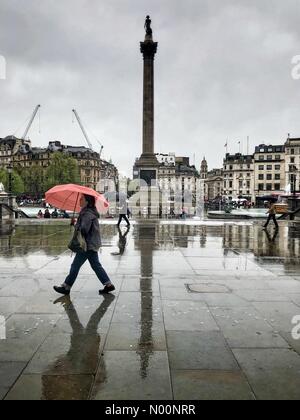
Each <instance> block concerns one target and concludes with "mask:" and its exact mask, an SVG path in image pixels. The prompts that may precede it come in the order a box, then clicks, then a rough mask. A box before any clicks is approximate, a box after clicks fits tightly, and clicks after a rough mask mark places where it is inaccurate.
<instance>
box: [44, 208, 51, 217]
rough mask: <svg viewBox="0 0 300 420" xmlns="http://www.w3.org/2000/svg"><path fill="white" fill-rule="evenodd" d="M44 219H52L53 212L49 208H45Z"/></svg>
mask: <svg viewBox="0 0 300 420" xmlns="http://www.w3.org/2000/svg"><path fill="white" fill-rule="evenodd" d="M44 219H51V214H50V211H49V209H46V210H45V214H44Z"/></svg>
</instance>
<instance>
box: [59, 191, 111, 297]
mask: <svg viewBox="0 0 300 420" xmlns="http://www.w3.org/2000/svg"><path fill="white" fill-rule="evenodd" d="M95 204H96V201H95V197H92V196H90V195H82V197H81V200H80V206H81V211H80V214H79V218H78V221H77V224H76V227H75V229H77V231H79V232H80V233H81V235H82V237H83V239H84V242H85V245H86V250H83V249H82V250H80V251H78V252H76V256H75V259H74V261H73V263H72V266H71V270H70V273H69V275H68V276H67V278H66V280H65V282H64V283H63V284H62V285H61V286H55V287H54V290H55V291H56V292H57V293H61V294H63V295H69V294H70V291H71V289H72V286H73V285H74V283H75V281H76V279H77V277H78V274H79V271H80V269H81V267H82V266H83V264H84V263H85V262H86V261H87V260H88V261H89V263H90V265H91V267H92V269H93V270H94V272H95V273H96V275H97V277H98V279H99V280H100V281H101V283H102V284H103V285H104V289H103V290H100V291H99V294H105V293H110V292H113V291H114V290H115V287H114V285H113V284H112V282H111V281H110V278H109V277H108V275H107V273H106V271H105V270H104V268H103V267H102V265H101V264H100V261H99V255H98V252H99V249H100V247H101V237H100V225H99V213H98V211H97V209H96V206H95Z"/></svg>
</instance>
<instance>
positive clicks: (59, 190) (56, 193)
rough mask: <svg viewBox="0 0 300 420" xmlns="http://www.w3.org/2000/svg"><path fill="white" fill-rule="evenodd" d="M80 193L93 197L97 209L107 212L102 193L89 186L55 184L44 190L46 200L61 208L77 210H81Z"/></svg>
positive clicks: (107, 205) (106, 203)
mask: <svg viewBox="0 0 300 420" xmlns="http://www.w3.org/2000/svg"><path fill="white" fill-rule="evenodd" d="M82 195H91V196H92V197H95V199H96V207H97V210H98V211H99V212H100V213H105V212H107V210H108V207H109V204H108V202H107V201H106V199H105V197H103V195H101V194H99V193H97V192H96V191H94V190H92V189H91V188H87V187H82V186H81V185H75V184H67V185H57V186H56V187H53V188H51V190H49V191H47V192H46V202H47V203H49V204H51V205H52V206H53V207H56V208H58V209H61V210H70V211H74V212H75V211H76V212H79V211H80V210H81V208H80V199H81V196H82Z"/></svg>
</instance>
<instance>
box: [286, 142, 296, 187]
mask: <svg viewBox="0 0 300 420" xmlns="http://www.w3.org/2000/svg"><path fill="white" fill-rule="evenodd" d="M285 177H286V184H288V185H289V186H290V187H289V188H290V191H291V192H293V190H295V192H300V138H290V137H289V138H288V139H287V141H286V143H285Z"/></svg>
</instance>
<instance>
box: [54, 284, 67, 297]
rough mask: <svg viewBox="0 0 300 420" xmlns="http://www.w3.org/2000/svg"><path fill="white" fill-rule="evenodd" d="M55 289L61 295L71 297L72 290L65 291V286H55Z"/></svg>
mask: <svg viewBox="0 0 300 420" xmlns="http://www.w3.org/2000/svg"><path fill="white" fill-rule="evenodd" d="M53 289H54V290H55V291H56V292H57V293H60V294H61V295H65V296H69V294H70V290H67V289H65V288H64V287H63V286H54V287H53Z"/></svg>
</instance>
